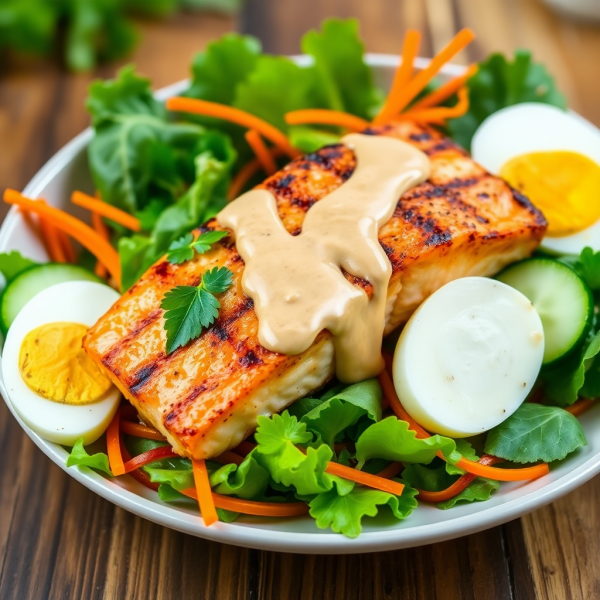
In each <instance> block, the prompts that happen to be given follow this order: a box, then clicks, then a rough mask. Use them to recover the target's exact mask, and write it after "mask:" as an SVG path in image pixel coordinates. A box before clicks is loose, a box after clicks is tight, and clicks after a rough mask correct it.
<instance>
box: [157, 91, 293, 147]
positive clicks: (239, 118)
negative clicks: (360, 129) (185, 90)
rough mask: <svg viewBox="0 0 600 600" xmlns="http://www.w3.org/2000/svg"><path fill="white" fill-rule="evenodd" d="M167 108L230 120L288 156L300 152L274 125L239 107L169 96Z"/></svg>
mask: <svg viewBox="0 0 600 600" xmlns="http://www.w3.org/2000/svg"><path fill="white" fill-rule="evenodd" d="M166 106H167V109H169V110H174V111H181V112H189V113H192V114H196V115H205V116H207V117H216V118H218V119H223V120H225V121H231V122H232V123H236V124H237V125H241V126H242V127H246V128H247V129H256V131H258V132H259V133H260V134H261V135H262V136H263V137H265V138H266V139H268V140H269V141H270V142H272V143H273V144H275V145H276V146H278V147H279V148H281V150H283V151H284V152H285V153H286V154H287V155H288V156H289V157H290V158H296V156H299V155H300V153H299V152H298V150H296V149H295V148H294V147H293V146H292V145H291V144H290V142H289V140H288V138H287V137H286V136H285V135H284V134H283V133H282V132H281V131H279V129H277V128H276V127H273V125H271V124H270V123H267V121H264V120H263V119H260V118H259V117H255V116H254V115H251V114H250V113H247V112H245V111H243V110H240V109H239V108H233V107H232V106H225V105H224V104H218V103H217V102H207V101H206V100H195V99H194V98H181V97H175V98H169V99H168V100H167V102H166Z"/></svg>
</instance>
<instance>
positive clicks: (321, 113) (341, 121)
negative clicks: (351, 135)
mask: <svg viewBox="0 0 600 600" xmlns="http://www.w3.org/2000/svg"><path fill="white" fill-rule="evenodd" d="M284 118H285V122H286V123H287V124H288V125H305V124H319V125H335V126H338V127H346V128H347V129H350V130H351V131H363V130H364V129H366V128H367V127H368V126H369V122H368V121H366V120H365V119H361V118H360V117H357V116H355V115H351V114H349V113H345V112H342V111H339V110H327V109H325V108H307V109H305V110H293V111H291V112H289V113H286V114H285V117H284Z"/></svg>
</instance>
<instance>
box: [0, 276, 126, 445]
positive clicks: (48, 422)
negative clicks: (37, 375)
mask: <svg viewBox="0 0 600 600" xmlns="http://www.w3.org/2000/svg"><path fill="white" fill-rule="evenodd" d="M118 299H119V294H118V293H117V292H115V290H113V289H112V288H110V287H108V286H106V285H102V284H100V283H95V282H91V281H69V282H65V283H58V284H56V285H53V286H51V287H49V288H46V289H45V290H44V291H42V292H40V293H39V294H37V295H36V296H34V297H33V298H32V299H31V300H30V301H29V302H28V303H27V304H26V305H25V306H24V307H23V308H22V309H21V311H20V312H19V314H18V315H17V317H16V319H15V320H14V322H13V324H12V325H11V327H10V329H9V331H8V334H7V336H6V342H5V345H4V352H3V354H2V375H3V378H4V384H5V386H6V389H7V391H8V396H9V401H10V403H11V405H12V406H13V408H14V409H15V411H16V412H17V413H18V415H19V416H20V417H21V419H23V421H24V422H25V424H26V425H27V426H28V427H30V428H31V429H32V430H33V431H35V432H36V433H37V434H38V435H40V436H41V437H42V438H44V439H46V440H49V441H51V442H56V443H58V444H64V445H67V446H71V445H73V444H74V443H75V442H76V441H77V440H78V439H79V438H83V442H84V444H90V443H92V442H94V441H95V440H97V439H98V438H99V437H100V436H101V435H102V433H103V432H104V431H105V430H106V428H107V427H108V424H109V423H110V421H111V419H112V417H113V415H114V414H115V412H116V410H117V408H118V406H119V401H120V397H121V395H120V392H119V391H118V390H117V389H116V388H115V387H112V388H111V389H110V390H109V391H108V392H107V393H106V394H105V395H104V397H103V398H102V399H100V400H98V401H97V402H93V403H91V404H85V405H72V404H62V403H59V402H53V401H52V400H47V399H46V398H43V397H42V396H39V395H38V394H36V393H35V392H34V391H33V390H31V389H30V388H29V387H28V386H27V384H26V383H25V382H24V381H23V378H22V377H21V373H20V371H19V352H20V350H21V345H22V343H23V340H24V338H25V336H26V335H27V334H28V333H29V332H30V331H32V330H33V329H35V328H37V327H40V326H42V325H45V324H47V323H56V322H70V323H80V324H82V325H86V326H87V327H90V326H92V325H93V324H94V323H95V322H96V321H97V320H98V319H99V318H100V317H101V316H102V315H103V314H104V313H105V312H106V311H107V310H108V309H109V308H110V307H111V306H112V305H113V304H114V303H115V302H116V301H117V300H118Z"/></svg>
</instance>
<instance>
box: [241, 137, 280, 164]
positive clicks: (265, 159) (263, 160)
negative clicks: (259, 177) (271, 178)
mask: <svg viewBox="0 0 600 600" xmlns="http://www.w3.org/2000/svg"><path fill="white" fill-rule="evenodd" d="M244 137H245V138H246V141H247V142H248V145H249V146H250V148H252V152H254V154H255V156H256V159H257V160H258V162H259V163H260V166H261V167H262V168H263V171H264V172H265V173H266V174H267V175H273V173H275V171H277V165H276V164H275V161H274V160H273V155H272V154H271V153H270V152H269V149H268V148H267V146H266V145H265V143H264V142H263V139H262V137H260V133H258V131H256V129H250V130H248V131H246V134H245V136H244Z"/></svg>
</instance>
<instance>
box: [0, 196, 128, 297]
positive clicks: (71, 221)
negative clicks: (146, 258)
mask: <svg viewBox="0 0 600 600" xmlns="http://www.w3.org/2000/svg"><path fill="white" fill-rule="evenodd" d="M4 201H5V202H6V203H8V204H16V205H17V206H20V207H21V208H24V209H25V210H28V211H30V212H34V213H36V214H37V215H38V216H41V217H42V218H43V219H45V220H48V221H50V222H51V223H52V224H53V225H54V226H55V227H58V228H59V229H62V230H63V231H64V232H65V233H68V234H69V235H70V236H71V237H73V238H74V239H76V240H77V241H78V242H79V243H80V244H81V245H82V246H83V247H84V248H87V249H88V250H89V251H90V252H91V253H92V254H93V255H94V256H95V257H96V258H97V259H99V260H101V261H102V262H103V263H104V264H105V265H106V268H107V269H108V271H109V273H110V274H111V275H112V277H113V279H114V280H115V282H116V283H117V285H118V286H119V285H120V283H121V265H120V264H119V255H118V254H117V252H116V250H115V249H114V248H113V247H112V246H111V245H110V244H109V243H108V242H107V241H106V240H104V239H102V238H101V237H100V236H99V235H98V234H97V233H96V232H95V231H94V230H93V229H92V228H91V227H89V226H88V225H86V224H85V223H82V222H81V221H79V220H78V219H76V218H75V217H73V216H71V215H69V214H67V213H66V212H64V211H62V210H59V209H58V208H54V207H53V206H48V205H47V204H44V203H43V202H37V201H36V200H31V199H29V198H25V196H22V195H21V194H20V193H19V192H17V191H15V190H6V191H5V192H4Z"/></svg>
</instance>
